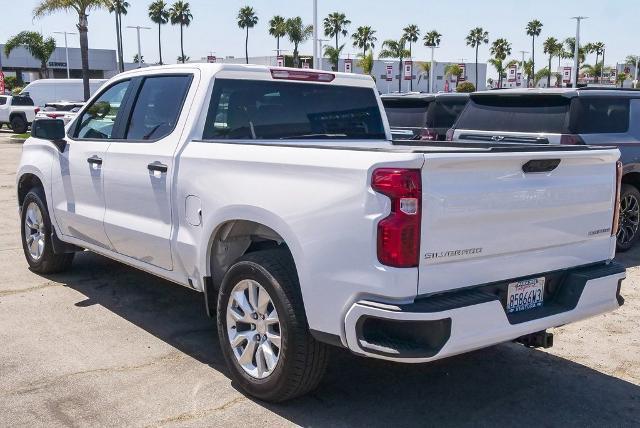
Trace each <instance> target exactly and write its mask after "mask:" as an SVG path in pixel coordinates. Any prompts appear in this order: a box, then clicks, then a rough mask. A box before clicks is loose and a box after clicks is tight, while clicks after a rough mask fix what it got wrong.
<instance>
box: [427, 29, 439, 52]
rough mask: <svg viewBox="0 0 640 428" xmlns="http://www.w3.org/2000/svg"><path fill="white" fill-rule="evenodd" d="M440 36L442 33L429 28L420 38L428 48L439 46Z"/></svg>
mask: <svg viewBox="0 0 640 428" xmlns="http://www.w3.org/2000/svg"><path fill="white" fill-rule="evenodd" d="M441 37H442V34H440V33H438V32H437V31H436V30H431V31H429V32H428V33H427V34H425V35H424V37H423V38H422V40H424V45H425V46H426V47H428V48H430V47H438V46H440V38H441Z"/></svg>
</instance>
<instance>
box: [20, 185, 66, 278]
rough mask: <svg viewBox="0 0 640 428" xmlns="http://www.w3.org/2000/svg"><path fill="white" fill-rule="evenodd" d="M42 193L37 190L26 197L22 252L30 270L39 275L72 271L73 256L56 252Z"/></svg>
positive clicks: (22, 218) (23, 212) (23, 211)
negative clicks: (70, 269)
mask: <svg viewBox="0 0 640 428" xmlns="http://www.w3.org/2000/svg"><path fill="white" fill-rule="evenodd" d="M44 201H45V197H44V193H43V191H42V189H40V188H34V189H31V190H30V191H29V193H27V196H25V198H24V202H23V203H22V212H21V220H22V228H21V229H22V248H23V250H24V256H25V258H26V259H27V263H29V267H30V268H31V270H33V271H34V272H37V273H43V274H47V273H55V272H62V271H64V270H67V269H69V268H70V267H71V263H72V261H73V255H74V254H73V253H69V254H56V253H54V252H53V243H52V242H51V240H52V237H51V236H52V233H55V232H54V231H53V229H52V227H51V220H50V219H49V212H48V211H47V206H46V204H45V202H44Z"/></svg>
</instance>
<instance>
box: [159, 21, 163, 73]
mask: <svg viewBox="0 0 640 428" xmlns="http://www.w3.org/2000/svg"><path fill="white" fill-rule="evenodd" d="M161 32H162V23H161V22H158V52H159V53H160V65H162V35H161Z"/></svg>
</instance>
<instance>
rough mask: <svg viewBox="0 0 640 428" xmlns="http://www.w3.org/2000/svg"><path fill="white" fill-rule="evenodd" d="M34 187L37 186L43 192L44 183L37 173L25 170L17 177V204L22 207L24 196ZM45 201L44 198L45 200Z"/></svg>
mask: <svg viewBox="0 0 640 428" xmlns="http://www.w3.org/2000/svg"><path fill="white" fill-rule="evenodd" d="M34 187H39V188H41V189H42V191H43V192H45V188H44V184H43V182H42V179H41V178H40V177H39V176H38V174H36V173H34V172H25V173H23V174H21V175H20V176H19V177H18V183H17V186H16V188H17V193H18V206H19V207H22V203H23V202H24V198H25V196H27V193H29V190H31V189H33V188H34ZM45 203H46V200H45Z"/></svg>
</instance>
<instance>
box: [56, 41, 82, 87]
mask: <svg viewBox="0 0 640 428" xmlns="http://www.w3.org/2000/svg"><path fill="white" fill-rule="evenodd" d="M53 33H54V34H64V51H65V54H66V57H67V79H71V70H70V69H69V43H68V41H67V35H77V34H78V33H69V32H68V31H54V32H53Z"/></svg>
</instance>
